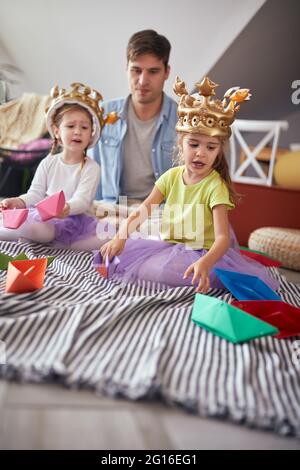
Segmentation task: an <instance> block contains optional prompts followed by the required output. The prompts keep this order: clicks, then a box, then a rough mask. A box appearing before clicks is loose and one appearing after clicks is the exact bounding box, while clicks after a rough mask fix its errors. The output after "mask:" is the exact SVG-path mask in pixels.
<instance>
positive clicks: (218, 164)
mask: <svg viewBox="0 0 300 470" xmlns="http://www.w3.org/2000/svg"><path fill="white" fill-rule="evenodd" d="M185 135H190V134H188V133H180V134H179V135H178V141H177V147H178V155H177V158H176V160H175V161H174V163H175V164H178V163H179V164H183V163H184V156H183V153H182V141H183V138H184V136H185ZM220 143H221V148H220V152H219V154H218V156H217V158H216V159H215V161H214V164H213V169H214V170H216V171H217V172H218V173H219V175H220V176H221V178H222V180H223V181H224V183H225V185H226V187H227V189H228V192H229V199H230V202H232V203H233V204H236V203H237V202H238V201H239V200H240V194H238V193H237V192H236V191H235V189H234V187H233V184H232V180H231V177H230V173H229V167H228V163H227V160H226V157H225V153H224V141H221V140H220Z"/></svg>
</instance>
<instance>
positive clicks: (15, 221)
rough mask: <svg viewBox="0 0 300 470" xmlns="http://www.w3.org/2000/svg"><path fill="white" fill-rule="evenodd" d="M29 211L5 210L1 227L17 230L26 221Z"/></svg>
mask: <svg viewBox="0 0 300 470" xmlns="http://www.w3.org/2000/svg"><path fill="white" fill-rule="evenodd" d="M28 212H29V209H5V210H4V211H2V214H3V227H6V228H15V229H16V228H18V227H20V225H22V224H23V223H24V222H25V220H26V219H27V216H28Z"/></svg>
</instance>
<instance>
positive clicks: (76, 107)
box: [50, 103, 93, 167]
mask: <svg viewBox="0 0 300 470" xmlns="http://www.w3.org/2000/svg"><path fill="white" fill-rule="evenodd" d="M69 111H82V112H84V113H85V114H86V115H87V116H88V117H89V119H90V122H91V127H92V128H93V119H92V116H91V114H90V113H89V112H88V110H87V109H85V108H84V107H83V106H80V104H77V103H74V104H73V103H66V104H64V105H63V106H61V108H58V109H57V110H56V112H55V114H54V115H53V118H52V125H54V126H56V127H59V126H60V124H61V122H62V119H63V117H64V115H65V114H66V113H68V112H69ZM60 149H61V144H60V143H59V141H58V139H57V138H56V137H55V136H54V138H53V144H52V147H51V152H50V153H51V154H52V155H55V154H56V153H58V152H59V151H60ZM86 151H87V148H86V149H85V150H84V155H85V157H86ZM84 163H85V158H84V161H83V163H82V167H83V165H84Z"/></svg>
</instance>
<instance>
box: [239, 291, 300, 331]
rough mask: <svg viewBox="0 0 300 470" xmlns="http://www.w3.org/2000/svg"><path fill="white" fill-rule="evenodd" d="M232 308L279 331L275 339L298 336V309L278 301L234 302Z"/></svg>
mask: <svg viewBox="0 0 300 470" xmlns="http://www.w3.org/2000/svg"><path fill="white" fill-rule="evenodd" d="M231 305H233V306H234V307H237V308H240V309H241V310H244V311H245V312H247V313H250V314H251V315H253V316H255V317H257V318H260V319H261V320H263V321H265V322H267V323H269V324H270V325H273V326H275V327H276V328H278V329H279V331H280V332H279V334H277V335H276V338H288V337H289V336H295V335H299V334H300V308H298V307H294V306H293V305H290V304H287V303H285V302H282V301H280V300H234V301H232V302H231Z"/></svg>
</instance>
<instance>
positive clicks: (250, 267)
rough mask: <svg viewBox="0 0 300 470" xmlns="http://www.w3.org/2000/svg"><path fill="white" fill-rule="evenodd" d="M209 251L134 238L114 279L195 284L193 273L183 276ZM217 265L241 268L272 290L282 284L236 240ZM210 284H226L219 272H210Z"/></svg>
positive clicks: (172, 284) (239, 269)
mask: <svg viewBox="0 0 300 470" xmlns="http://www.w3.org/2000/svg"><path fill="white" fill-rule="evenodd" d="M206 253H207V250H205V249H202V250H192V249H189V248H187V247H186V245H185V244H182V243H176V244H174V243H167V242H164V241H161V240H149V239H148V240H143V239H138V240H133V239H129V240H128V241H127V242H126V245H125V248H124V250H123V252H122V253H121V254H120V255H118V258H119V260H120V263H119V264H118V265H117V267H116V269H115V272H114V274H113V278H116V279H120V280H122V281H124V282H135V281H138V280H143V281H155V282H159V283H161V284H163V285H165V286H172V287H175V286H191V280H192V275H191V276H189V277H188V278H187V279H183V275H184V272H185V271H186V269H187V268H188V266H189V265H190V264H192V263H195V262H196V261H197V260H198V259H199V258H201V257H202V256H204V255H205V254H206ZM215 267H216V268H221V269H227V270H231V271H237V272H239V273H243V274H251V275H253V276H257V277H259V278H260V279H261V280H262V281H264V282H265V283H266V284H267V285H268V286H269V287H271V289H277V288H278V287H279V284H278V281H277V280H276V279H274V278H272V277H271V276H270V274H269V272H268V270H267V269H266V268H265V267H264V266H263V265H261V264H260V263H258V262H256V261H254V260H252V259H250V258H247V257H245V256H243V255H241V254H240V251H239V249H237V247H235V241H234V240H232V247H231V248H229V249H228V250H227V252H226V253H225V254H224V255H223V257H222V258H221V259H220V260H219V261H218V262H217V263H216V264H215ZM210 286H211V287H212V288H222V289H224V286H223V284H222V283H221V281H220V280H219V279H218V277H217V276H216V274H215V273H214V272H213V271H211V273H210Z"/></svg>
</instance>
